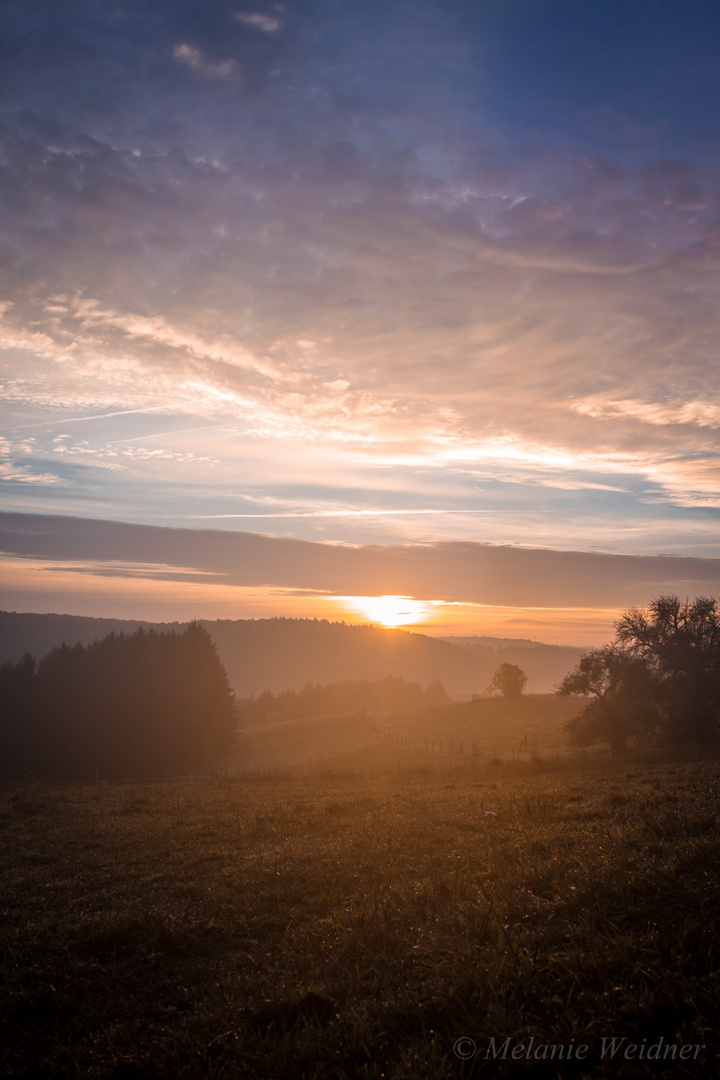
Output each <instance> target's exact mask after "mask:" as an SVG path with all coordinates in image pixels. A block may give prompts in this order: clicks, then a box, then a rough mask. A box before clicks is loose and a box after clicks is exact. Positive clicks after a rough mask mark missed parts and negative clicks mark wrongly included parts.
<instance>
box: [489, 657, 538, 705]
mask: <svg viewBox="0 0 720 1080" xmlns="http://www.w3.org/2000/svg"><path fill="white" fill-rule="evenodd" d="M527 681H528V677H527V675H526V674H525V672H524V671H523V669H522V668H520V667H518V666H517V664H501V665H500V667H499V668H497V670H496V671H495V674H494V675H493V677H492V679H491V680H490V685H489V686H488V690H489V691H490V693H493V691H495V690H499V691H500V693H501V694H502V696H503V697H507V698H516V697H520V696H521V694H522V692H523V690H524V689H525V687H526V686H527Z"/></svg>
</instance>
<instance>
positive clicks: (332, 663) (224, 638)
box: [0, 612, 581, 697]
mask: <svg viewBox="0 0 720 1080" xmlns="http://www.w3.org/2000/svg"><path fill="white" fill-rule="evenodd" d="M199 621H200V622H201V624H202V625H203V626H205V627H206V628H207V630H208V631H209V633H210V635H211V637H212V639H213V641H214V642H215V645H216V646H217V649H218V652H219V654H220V659H221V660H222V662H223V665H224V666H225V670H226V671H227V674H228V678H229V679H230V683H231V685H232V687H233V689H234V691H235V693H236V694H238V695H239V696H240V697H249V696H250V695H252V694H255V695H257V694H260V693H262V692H263V691H264V690H271V691H273V692H274V693H277V692H278V691H282V690H287V689H293V690H300V689H302V687H303V686H305V685H306V684H307V683H308V682H313V683H321V684H325V683H330V682H342V681H344V680H347V679H353V680H358V679H382V678H384V677H385V676H386V675H395V676H402V677H403V678H405V679H407V680H408V681H411V682H419V683H421V684H422V685H423V686H426V685H427V684H428V683H429V682H430V681H432V680H433V679H440V680H441V682H442V683H443V684H444V685H445V688H446V690H447V691H448V692H449V693H453V694H469V693H472V692H474V691H477V692H480V693H482V692H483V691H484V689H485V687H486V686H487V684H488V682H489V681H490V679H491V677H492V674H493V672H494V671H495V669H496V667H497V666H498V665H499V664H501V663H505V662H507V663H512V664H518V665H519V666H520V667H522V668H523V670H524V671H525V672H526V674H527V675H528V687H527V689H528V692H530V693H547V692H549V691H550V690H552V688H553V686H554V685H555V684H556V683H557V682H558V681H559V680H560V679H561V678H562V677H563V675H565V674H566V673H567V672H568V671H569V670H570V669H571V668H572V667H573V666H574V665H575V663H576V662H577V659H578V658H579V656H580V651H581V650H580V649H573V648H570V647H569V646H560V645H543V644H541V643H540V642H534V641H523V640H517V641H515V640H514V639H502V638H482V637H479V638H468V637H465V638H460V639H458V640H457V641H456V642H453V641H452V640H449V641H448V640H443V639H441V638H432V637H428V636H427V635H425V634H413V633H410V632H409V631H406V630H388V629H385V628H382V627H377V626H354V625H347V624H345V623H331V622H327V621H326V620H324V619H321V620H317V619H284V618H275V619H218V620H214V621H211V620H205V619H201V620H199ZM186 626H187V623H150V622H142V621H140V620H129V619H94V618H89V617H86V616H80V615H55V614H52V615H38V614H25V613H16V612H0V663H5V662H7V661H8V660H19V659H20V657H21V656H22V655H23V654H24V653H26V652H29V653H31V654H32V655H33V656H35V657H38V658H39V657H41V656H44V655H45V654H46V653H48V652H50V650H51V649H52V648H54V647H55V646H56V645H60V644H62V642H63V641H65V642H67V643H68V644H74V643H75V642H77V641H79V642H81V643H82V644H83V645H88V644H90V643H91V642H92V641H95V640H96V639H97V638H101V637H104V636H105V635H106V634H109V633H113V632H114V633H133V632H134V631H135V630H137V629H138V628H139V627H145V628H146V629H149V628H155V629H157V630H176V631H178V632H181V631H182V630H184V629H185V627H186ZM490 642H491V643H492V644H486V643H490Z"/></svg>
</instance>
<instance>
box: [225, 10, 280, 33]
mask: <svg viewBox="0 0 720 1080" xmlns="http://www.w3.org/2000/svg"><path fill="white" fill-rule="evenodd" d="M235 18H236V19H237V21H238V22H240V23H244V24H245V25H246V26H252V27H254V28H255V29H256V30H262V31H263V32H264V33H265V34H274V33H276V31H278V30H280V29H281V28H282V22H281V21H280V19H276V18H275V17H274V16H272V15H259V14H258V13H257V12H252V13H251V12H245V11H237V12H236V13H235Z"/></svg>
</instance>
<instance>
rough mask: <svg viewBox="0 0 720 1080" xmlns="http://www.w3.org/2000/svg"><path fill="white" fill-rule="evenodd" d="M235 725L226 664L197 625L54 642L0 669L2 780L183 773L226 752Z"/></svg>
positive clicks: (173, 774)
mask: <svg viewBox="0 0 720 1080" xmlns="http://www.w3.org/2000/svg"><path fill="white" fill-rule="evenodd" d="M234 727H235V709H234V702H233V695H232V691H231V690H230V686H229V683H228V680H227V676H226V674H225V670H224V668H223V666H222V664H221V663H220V660H219V658H218V655H217V651H216V649H215V646H214V645H213V643H212V640H211V638H210V635H209V634H208V632H207V630H205V629H204V628H203V627H202V626H200V625H199V624H198V623H191V624H190V625H189V626H188V627H187V628H186V629H185V630H184V632H183V633H181V634H174V633H158V632H157V631H154V630H144V629H139V630H137V631H136V632H135V633H134V634H131V635H126V634H109V635H107V636H106V637H104V638H102V639H101V640H100V641H97V642H94V643H93V644H91V645H88V646H84V645H81V644H77V645H73V646H68V645H61V646H59V647H58V648H55V649H53V650H52V652H50V653H49V654H48V655H47V656H45V657H44V658H43V659H41V660H40V661H36V660H35V659H34V658H33V657H32V656H31V655H30V654H26V655H25V656H24V657H23V658H22V659H21V660H20V661H18V662H16V663H9V664H6V665H5V666H4V667H3V668H1V669H0V761H1V764H0V775H2V777H3V778H4V779H25V778H32V777H38V778H42V779H52V780H90V779H92V780H94V779H103V780H118V779H130V778H146V777H154V776H176V775H182V774H187V773H189V772H191V771H192V770H193V769H195V770H198V769H203V768H206V767H207V766H208V765H210V764H211V763H212V761H213V760H214V759H215V758H216V757H217V756H218V755H219V754H221V753H223V752H224V751H225V750H227V748H228V747H229V745H230V743H231V740H232V734H233V731H234Z"/></svg>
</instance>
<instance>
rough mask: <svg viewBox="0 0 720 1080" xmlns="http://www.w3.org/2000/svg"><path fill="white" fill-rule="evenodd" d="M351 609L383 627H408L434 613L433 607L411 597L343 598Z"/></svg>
mask: <svg viewBox="0 0 720 1080" xmlns="http://www.w3.org/2000/svg"><path fill="white" fill-rule="evenodd" d="M338 599H341V600H343V602H344V603H345V604H347V606H348V607H349V608H352V609H353V610H354V611H357V612H358V613H359V614H360V615H364V616H365V617H366V618H368V619H370V620H371V622H375V623H380V624H381V625H382V626H388V627H394V626H408V625H411V624H413V623H418V622H422V621H423V620H424V619H427V618H428V616H429V615H430V614H431V613H432V606H431V605H430V604H429V603H427V602H426V601H424V600H413V599H412V597H410V596H343V597H339V598H338Z"/></svg>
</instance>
